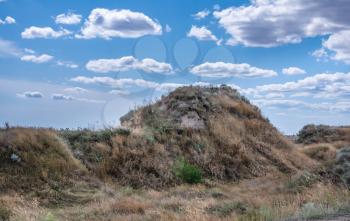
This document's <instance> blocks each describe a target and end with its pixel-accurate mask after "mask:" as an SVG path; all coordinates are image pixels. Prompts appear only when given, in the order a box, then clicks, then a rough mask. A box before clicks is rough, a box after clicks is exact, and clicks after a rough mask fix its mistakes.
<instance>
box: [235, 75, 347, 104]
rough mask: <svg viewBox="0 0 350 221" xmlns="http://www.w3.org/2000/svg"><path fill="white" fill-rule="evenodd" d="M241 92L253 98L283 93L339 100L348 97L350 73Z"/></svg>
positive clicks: (321, 76)
mask: <svg viewBox="0 0 350 221" xmlns="http://www.w3.org/2000/svg"><path fill="white" fill-rule="evenodd" d="M242 92H243V93H244V94H246V95H248V96H250V95H253V96H254V97H255V98H260V97H265V96H266V94H269V93H283V94H284V95H285V96H289V97H294V98H295V97H299V98H306V97H309V98H316V99H334V98H337V99H340V98H348V97H349V96H350V73H331V74H330V73H327V74H317V75H314V76H311V77H306V78H304V79H301V80H298V81H289V82H285V83H281V84H266V85H260V86H256V87H254V88H246V89H242Z"/></svg>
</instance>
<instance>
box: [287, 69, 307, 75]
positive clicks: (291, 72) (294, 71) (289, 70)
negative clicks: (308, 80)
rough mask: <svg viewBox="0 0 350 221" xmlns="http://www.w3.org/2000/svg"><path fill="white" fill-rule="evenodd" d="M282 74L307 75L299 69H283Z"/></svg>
mask: <svg viewBox="0 0 350 221" xmlns="http://www.w3.org/2000/svg"><path fill="white" fill-rule="evenodd" d="M282 73H283V74H286V75H299V74H306V71H305V70H303V69H301V68H298V67H289V68H283V70H282Z"/></svg>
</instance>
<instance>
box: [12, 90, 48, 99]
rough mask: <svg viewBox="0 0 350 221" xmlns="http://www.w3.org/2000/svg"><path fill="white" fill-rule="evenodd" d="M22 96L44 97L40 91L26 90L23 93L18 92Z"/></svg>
mask: <svg viewBox="0 0 350 221" xmlns="http://www.w3.org/2000/svg"><path fill="white" fill-rule="evenodd" d="M17 96H18V97H21V98H43V97H44V95H43V94H42V93H40V92H38V91H26V92H24V93H22V94H17Z"/></svg>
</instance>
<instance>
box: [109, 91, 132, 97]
mask: <svg viewBox="0 0 350 221" xmlns="http://www.w3.org/2000/svg"><path fill="white" fill-rule="evenodd" d="M109 93H110V94H114V95H118V96H126V95H129V94H130V93H129V92H128V91H124V90H111V91H110V92H109Z"/></svg>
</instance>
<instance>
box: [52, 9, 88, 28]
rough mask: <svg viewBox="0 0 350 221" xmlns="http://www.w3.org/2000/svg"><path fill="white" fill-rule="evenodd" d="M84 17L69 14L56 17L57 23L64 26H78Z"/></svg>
mask: <svg viewBox="0 0 350 221" xmlns="http://www.w3.org/2000/svg"><path fill="white" fill-rule="evenodd" d="M81 18H82V16H81V15H78V14H74V13H71V12H68V13H67V14H59V15H57V16H56V19H55V22H56V23H57V24H63V25H76V24H79V23H80V21H81Z"/></svg>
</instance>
